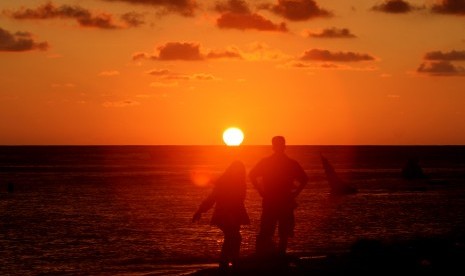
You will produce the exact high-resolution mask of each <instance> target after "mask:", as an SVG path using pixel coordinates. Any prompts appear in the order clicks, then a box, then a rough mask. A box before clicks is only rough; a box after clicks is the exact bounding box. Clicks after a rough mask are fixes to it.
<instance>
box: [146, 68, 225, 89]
mask: <svg viewBox="0 0 465 276" xmlns="http://www.w3.org/2000/svg"><path fill="white" fill-rule="evenodd" d="M146 73H147V74H149V75H151V76H154V77H156V78H157V79H158V80H159V81H158V82H155V85H156V86H165V87H166V86H172V84H174V83H176V85H177V84H178V82H177V81H189V80H196V81H218V80H220V79H219V78H217V77H215V76H213V75H211V74H205V73H197V74H192V75H185V74H178V73H174V72H172V71H170V70H168V69H153V70H150V71H147V72H146ZM152 84H153V83H152ZM166 84H168V85H166Z"/></svg>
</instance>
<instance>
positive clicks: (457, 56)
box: [424, 50, 465, 61]
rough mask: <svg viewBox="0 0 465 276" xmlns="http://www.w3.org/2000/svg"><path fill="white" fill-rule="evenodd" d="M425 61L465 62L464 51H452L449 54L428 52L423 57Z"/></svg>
mask: <svg viewBox="0 0 465 276" xmlns="http://www.w3.org/2000/svg"><path fill="white" fill-rule="evenodd" d="M424 59H425V60H443V61H446V60H447V61H458V60H465V51H455V50H452V51H450V52H444V53H443V52H441V51H433V52H428V53H426V54H425V56H424Z"/></svg>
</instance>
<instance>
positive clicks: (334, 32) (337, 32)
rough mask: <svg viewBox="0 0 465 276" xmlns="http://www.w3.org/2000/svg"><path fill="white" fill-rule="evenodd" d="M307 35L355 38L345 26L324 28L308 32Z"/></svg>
mask: <svg viewBox="0 0 465 276" xmlns="http://www.w3.org/2000/svg"><path fill="white" fill-rule="evenodd" d="M308 36H309V37H315V38H355V37H356V36H355V35H354V34H352V33H351V32H350V30H349V29H347V28H342V29H338V28H330V29H324V30H323V31H321V32H319V33H313V32H308Z"/></svg>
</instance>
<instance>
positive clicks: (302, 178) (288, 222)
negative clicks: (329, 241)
mask: <svg viewBox="0 0 465 276" xmlns="http://www.w3.org/2000/svg"><path fill="white" fill-rule="evenodd" d="M272 146H273V151H274V153H273V154H272V155H271V156H269V157H266V158H263V159H262V160H260V161H259V162H258V163H257V164H256V165H255V166H254V167H253V168H252V170H251V171H250V173H249V178H250V180H251V182H252V185H253V186H254V187H255V189H257V191H258V193H259V194H260V196H261V197H262V214H261V218H260V229H259V233H258V235H257V240H256V251H257V255H258V256H270V255H274V254H275V253H278V256H282V257H284V256H286V249H287V244H288V239H289V237H292V236H293V234H294V209H295V208H296V207H297V204H296V202H295V198H296V197H297V196H298V195H299V194H300V192H301V191H302V189H303V188H304V187H305V185H306V184H307V182H308V176H307V174H306V173H305V171H304V170H303V169H302V167H301V166H300V164H299V163H298V162H297V161H295V160H293V159H291V158H289V157H288V156H287V155H286V154H285V148H286V141H285V138H284V137H283V136H275V137H273V138H272ZM296 181H297V182H298V183H299V185H298V186H296V185H295V182H296ZM276 226H278V234H279V244H278V248H277V252H276V248H275V245H274V243H273V236H274V232H275V230H276Z"/></svg>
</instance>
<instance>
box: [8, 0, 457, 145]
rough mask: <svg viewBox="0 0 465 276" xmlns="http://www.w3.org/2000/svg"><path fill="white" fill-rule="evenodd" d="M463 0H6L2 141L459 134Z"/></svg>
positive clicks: (431, 140) (336, 139)
mask: <svg viewBox="0 0 465 276" xmlns="http://www.w3.org/2000/svg"><path fill="white" fill-rule="evenodd" d="M464 106H465V0H441V1H435V0H421V1H420V0H408V1H407V0H389V1H385V0H373V1H368V0H325V1H323V0H315V1H314V0H249V1H244V0H229V1H227V0H221V1H220V0H218V1H216V0H211V1H210V0H202V1H200V0H197V1H194V0H80V1H78V0H51V1H43V0H2V1H1V3H0V145H220V144H222V143H223V141H222V132H223V131H224V130H225V129H226V128H228V127H232V126H234V127H238V128H240V129H242V130H243V132H244V136H245V138H244V142H243V144H245V145H262V144H265V145H267V144H269V143H270V140H271V137H272V136H274V135H283V136H285V137H286V140H287V142H288V144H295V145H464V144H465V110H464Z"/></svg>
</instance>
